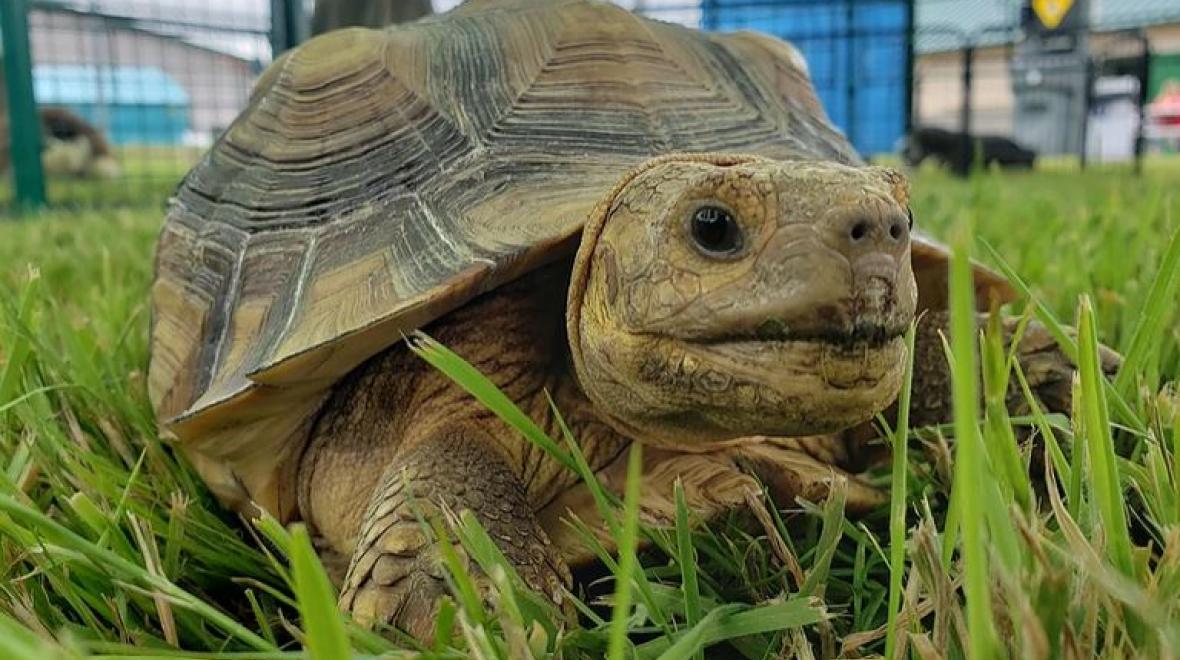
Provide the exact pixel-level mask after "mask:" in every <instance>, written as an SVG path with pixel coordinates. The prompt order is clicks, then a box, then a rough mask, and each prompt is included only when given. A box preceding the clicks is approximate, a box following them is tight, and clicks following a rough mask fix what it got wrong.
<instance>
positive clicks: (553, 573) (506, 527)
mask: <svg viewBox="0 0 1180 660" xmlns="http://www.w3.org/2000/svg"><path fill="white" fill-rule="evenodd" d="M443 507H445V508H447V509H450V510H452V511H454V512H455V513H456V514H458V513H460V512H461V511H463V510H470V511H471V512H472V513H474V514H475V516H476V517H477V518H478V519H479V521H480V523H482V524H483V526H484V527H485V528H486V529H487V531H488V533H489V534H490V535H491V537H492V538H493V539H495V540H496V542H497V544H498V545H499V546H500V550H501V551H502V552H503V553H504V555H505V557H506V558H507V559H508V560H509V561H510V562H512V564H513V565H514V566H515V567H516V570H517V571H518V572H519V573H520V576H521V577H522V578H523V579H524V580H525V582H527V583H528V584H529V586H530V587H532V588H533V589H536V590H538V591H540V592H542V593H544V594H546V595H548V596H549V597H551V598H552V599H553V600H554V601H555V602H559V603H560V602H561V601H562V600H563V598H562V587H564V586H567V585H569V584H570V581H571V578H570V573H569V569H568V568H567V567H566V565H565V563H564V562H563V561H562V559H561V557H560V556H559V554H558V553H557V551H556V550H555V549H554V547H553V545H552V543H551V542H550V540H549V537H548V536H547V535H546V534H545V532H544V530H542V529H541V526H540V525H539V524H538V523H537V519H536V517H535V515H534V513H533V510H532V508H531V507H530V505H529V502H528V500H527V498H526V496H525V491H524V488H523V486H522V485H521V483H520V479H519V478H518V477H517V475H516V474H514V473H513V472H512V470H511V469H510V468H509V466H508V464H507V462H506V461H505V460H504V458H503V455H502V454H501V452H500V450H499V449H498V448H497V446H496V445H495V443H494V442H493V441H492V440H491V438H490V437H489V436H488V435H486V434H485V433H484V432H482V431H480V430H479V429H477V428H475V427H473V426H465V425H459V426H451V427H448V428H443V429H433V430H432V431H431V432H430V433H429V434H428V435H426V436H424V437H423V438H422V439H421V440H418V441H416V442H408V443H406V445H405V448H404V449H402V450H401V451H399V453H398V454H397V456H396V457H395V458H394V460H393V462H392V463H391V464H390V466H389V468H388V469H387V470H386V472H385V475H384V477H383V478H382V480H381V482H380V483H379V484H378V486H377V489H376V490H375V492H374V493H373V496H372V499H371V500H370V503H369V507H368V510H367V512H366V513H365V516H364V520H363V522H362V523H361V528H360V536H359V537H358V539H357V546H356V550H355V551H354V552H353V555H352V561H351V564H350V565H349V568H348V574H347V576H346V577H345V579H344V589H343V590H342V592H341V595H340V605H341V607H342V608H343V609H345V610H348V611H351V612H352V614H353V616H354V617H355V618H356V619H357V620H358V621H360V622H362V623H364V624H368V625H374V624H391V625H395V626H397V627H399V628H402V629H403V630H405V631H407V632H409V633H410V634H411V635H413V636H414V637H416V638H417V639H420V640H426V639H429V638H430V637H431V636H432V635H433V625H434V620H435V614H436V612H437V600H438V598H439V596H441V595H442V594H443V593H444V592H445V590H446V585H445V582H444V579H443V575H444V573H443V571H444V569H443V567H442V564H441V557H440V556H439V554H438V548H437V546H436V543H435V541H434V539H433V538H432V537H431V535H430V534H429V533H428V532H427V531H426V530H424V529H423V528H422V526H421V525H420V523H419V515H422V516H423V517H425V518H427V519H429V518H430V517H431V516H433V515H437V514H438V513H440V512H441V508H443Z"/></svg>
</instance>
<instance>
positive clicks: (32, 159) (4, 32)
mask: <svg viewBox="0 0 1180 660" xmlns="http://www.w3.org/2000/svg"><path fill="white" fill-rule="evenodd" d="M0 36H2V38H3V39H4V76H5V78H7V80H8V83H7V88H8V130H9V134H10V138H11V140H10V144H11V147H10V148H11V153H12V173H13V179H14V182H15V187H16V201H17V204H18V205H20V206H21V207H22V208H26V209H35V208H38V207H41V206H44V205H45V173H44V172H43V171H42V170H41V120H40V119H39V118H38V116H37V102H36V100H35V99H34V97H33V58H32V57H30V55H29V16H28V5H27V3H26V0H2V1H0Z"/></svg>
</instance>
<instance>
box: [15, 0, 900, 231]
mask: <svg viewBox="0 0 1180 660" xmlns="http://www.w3.org/2000/svg"><path fill="white" fill-rule="evenodd" d="M3 2H4V3H5V4H6V5H8V7H7V10H13V8H14V7H18V6H20V7H23V8H24V9H25V10H26V11H25V12H24V16H23V17H22V18H24V19H25V20H26V21H27V39H28V54H29V61H28V62H27V63H26V64H27V66H28V67H29V73H31V85H30V88H31V91H32V93H33V96H34V97H35V101H36V108H37V112H36V116H35V117H29V116H21V115H20V114H19V113H16V112H13V113H4V112H0V120H3V118H8V116H9V115H11V120H12V122H14V125H15V128H16V130H15V131H14V132H13V135H14V136H15V137H16V140H14V141H13V143H12V144H11V145H9V144H6V143H4V141H5V140H7V138H8V131H3V133H4V137H3V138H0V169H9V170H11V169H13V168H12V167H11V161H14V160H16V161H18V162H19V161H20V158H21V155H22V151H21V148H22V146H23V147H24V148H25V149H26V150H27V149H30V148H33V147H31V146H30V145H29V142H30V140H28V139H27V138H28V136H29V134H30V133H36V134H38V135H39V136H40V138H41V139H40V143H41V144H40V146H39V148H40V153H41V161H42V163H43V165H44V172H45V176H44V180H45V190H46V195H45V196H46V198H47V200H48V202H49V203H50V204H51V205H62V204H67V205H78V206H93V205H100V204H128V203H159V201H161V200H162V199H164V198H165V197H166V196H167V194H168V192H169V191H170V190H171V189H172V187H173V186H174V185H175V184H176V182H177V181H178V180H179V178H180V177H181V176H182V175H183V174H184V172H185V171H187V170H188V169H189V168H190V167H191V166H192V164H193V163H194V162H195V161H196V159H197V158H199V157H200V155H201V153H202V152H203V151H204V150H205V149H207V148H208V146H209V145H210V144H212V142H213V140H214V139H215V138H216V137H217V135H218V134H219V133H220V132H221V131H222V130H224V129H225V127H226V126H227V125H228V124H229V122H230V121H232V120H233V118H234V117H235V116H236V115H237V114H238V113H239V112H240V111H241V110H242V108H244V107H245V105H246V104H247V102H248V99H249V94H250V89H251V86H252V84H253V81H254V79H255V78H256V76H257V75H258V74H259V73H260V72H261V71H262V69H263V68H265V67H266V66H267V64H269V62H270V60H271V58H272V54H273V52H274V49H273V48H272V44H273V43H276V42H277V43H280V44H282V43H284V42H294V41H297V40H298V39H299V38H300V37H302V36H304V35H305V34H306V31H307V30H306V26H307V25H308V23H309V21H308V18H309V16H310V13H311V12H310V9H311V6H310V5H311V4H312V3H311V2H310V1H307V2H302V0H239V1H237V2H229V1H220V0H218V1H214V2H200V3H198V2H189V1H187V0H3ZM436 4H438V3H436ZM621 4H624V5H627V6H630V7H632V8H634V9H635V10H636V11H638V12H641V13H644V14H647V15H649V16H652V17H654V18H658V19H662V20H667V21H674V22H679V23H684V24H687V25H690V26H693V27H700V28H704V29H710V30H737V29H753V30H759V31H762V32H767V33H771V34H775V35H777V36H779V37H782V38H784V39H787V40H788V41H790V42H791V43H793V44H794V45H795V46H796V48H798V49H799V50H800V51H801V53H802V55H803V58H804V59H805V60H806V62H807V64H808V66H809V68H810V72H811V76H812V78H813V80H814V82H815V85H816V88H817V91H818V92H819V95H820V97H821V100H822V101H823V103H824V106H825V108H826V109H827V111H828V113H829V114H830V116H831V117H832V119H833V121H834V122H835V123H836V124H837V125H838V126H840V127H841V128H843V129H844V130H845V132H846V133H847V134H848V136H849V138H850V139H851V141H852V142H853V144H854V145H856V146H857V148H858V149H860V150H861V151H862V152H863V153H878V152H882V151H889V150H892V148H893V145H894V144H895V143H896V141H897V140H898V138H899V137H900V136H901V135H902V134H903V133H904V131H905V130H906V127H907V121H908V118H909V102H910V99H911V95H910V94H909V85H910V79H909V72H910V70H911V69H910V59H909V58H910V53H911V44H910V35H911V34H912V22H913V6H912V5H913V3H912V0H836V1H833V2H825V3H816V2H813V1H812V0H703V1H701V2H690V1H687V0H686V1H685V2H684V3H682V4H678V5H670V4H669V3H667V2H661V3H658V5H657V4H656V3H644V2H630V3H628V2H622V3H621ZM302 5H306V6H302ZM293 7H295V9H292V8H293ZM279 11H281V12H286V14H285V15H277V14H276V13H275V12H279ZM9 13H15V12H14V11H9ZM8 22H9V23H11V22H12V21H11V17H10V20H9V21H8ZM10 41H11V40H10ZM18 45H19V44H17V43H15V42H12V43H10V42H6V46H5V54H6V57H5V70H9V71H11V70H13V65H14V64H21V63H20V62H14V61H13V59H14V58H13V56H12V55H13V53H12V50H13V48H12V47H13V46H18ZM16 59H19V58H16ZM19 73H20V72H19V71H18V75H19ZM13 82H16V83H20V82H21V81H20V80H16V81H13ZM14 110H15V108H14ZM0 128H2V127H0ZM22 138H23V142H22ZM23 153H24V157H25V158H26V159H27V158H28V157H29V152H28V151H25V152H23ZM25 162H27V160H26V161H25ZM10 174H11V172H8V173H6V175H5V176H4V184H3V185H2V186H0V207H9V208H11V206H12V204H11V202H12V201H13V200H14V198H17V197H19V195H17V194H14V191H13V188H12V184H11V182H12V180H13V178H14V177H12V176H10ZM24 174H26V175H27V173H24ZM32 183H33V184H35V185H34V186H33V187H34V188H35V187H36V185H39V184H38V183H37V182H32ZM22 184H23V185H22V186H19V188H20V190H21V191H23V193H24V194H27V193H28V189H29V188H30V182H29V181H23V182H22Z"/></svg>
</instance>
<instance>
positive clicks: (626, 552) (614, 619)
mask: <svg viewBox="0 0 1180 660" xmlns="http://www.w3.org/2000/svg"><path fill="white" fill-rule="evenodd" d="M642 468H643V449H642V445H640V444H639V443H638V442H635V443H632V444H631V449H630V450H629V453H628V455H627V485H626V488H625V493H624V495H623V529H622V532H623V534H622V536H621V537H620V538H619V571H618V572H617V573H616V574H615V604H614V609H613V610H612V611H611V621H610V638H609V640H610V641H609V644H608V646H607V658H609V659H610V660H623V657H624V656H623V653H624V651H625V649H626V648H627V646H628V645H629V642H628V640H627V622H628V620H629V619H630V617H631V583H632V575H633V573H634V572H635V568H636V566H637V564H638V559H637V558H636V556H635V550H636V546H637V541H638V537H639V484H640V481H641V480H642V474H641V470H642Z"/></svg>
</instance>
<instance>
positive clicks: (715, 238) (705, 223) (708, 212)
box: [692, 205, 742, 256]
mask: <svg viewBox="0 0 1180 660" xmlns="http://www.w3.org/2000/svg"><path fill="white" fill-rule="evenodd" d="M692 238H693V240H694V241H696V244H697V247H699V248H700V249H701V250H702V251H704V252H705V254H708V255H709V256H731V255H733V254H734V253H736V252H737V251H738V250H741V249H742V230H741V228H740V227H738V223H737V221H736V220H734V219H733V214H732V213H730V212H729V211H727V210H725V209H723V208H721V207H720V206H713V205H706V206H702V207H700V208H698V209H697V210H696V211H693V214H692Z"/></svg>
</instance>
